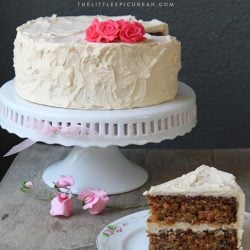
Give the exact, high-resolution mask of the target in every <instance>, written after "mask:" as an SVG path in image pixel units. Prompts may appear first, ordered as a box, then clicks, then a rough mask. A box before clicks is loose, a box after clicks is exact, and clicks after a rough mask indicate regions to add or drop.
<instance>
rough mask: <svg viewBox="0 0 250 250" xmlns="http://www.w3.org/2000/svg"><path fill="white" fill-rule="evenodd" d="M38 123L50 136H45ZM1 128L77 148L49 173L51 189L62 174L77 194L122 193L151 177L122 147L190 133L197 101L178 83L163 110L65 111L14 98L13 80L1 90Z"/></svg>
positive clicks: (47, 178)
mask: <svg viewBox="0 0 250 250" xmlns="http://www.w3.org/2000/svg"><path fill="white" fill-rule="evenodd" d="M37 124H39V126H40V125H41V124H42V125H43V126H45V128H46V129H45V130H47V129H48V128H49V131H50V132H49V133H46V134H45V133H44V129H41V128H39V126H38V125H37ZM0 125H1V126H2V128H4V129H6V130H8V131H9V132H10V133H15V134H16V135H18V136H19V137H21V138H29V139H31V140H34V141H41V142H45V143H48V144H53V143H57V144H61V145H64V146H74V147H73V149H72V151H71V152H70V153H69V155H68V156H66V158H65V159H64V160H62V161H60V162H56V163H54V164H53V165H51V166H49V167H48V168H47V169H46V170H45V171H44V174H43V180H44V181H45V183H46V184H47V185H49V186H51V187H52V186H53V182H55V181H57V180H58V177H59V176H60V175H71V176H73V177H74V180H75V184H74V186H73V187H72V191H73V192H74V193H78V192H79V191H80V190H82V189H84V188H86V187H92V188H103V189H105V190H106V191H107V192H108V193H109V194H118V193H123V192H127V191H131V190H133V189H136V188H138V187H140V186H141V185H143V184H144V183H145V182H146V180H147V177H148V175H147V172H146V171H145V170H144V169H143V168H141V167H140V166H138V165H136V164H134V163H132V162H130V161H129V160H127V159H126V158H125V157H124V156H123V155H122V154H121V153H120V151H119V149H118V148H117V146H126V145H129V144H137V145H143V144H146V143H149V142H155V143H158V142H160V141H162V140H165V139H174V138H175V137H176V136H178V135H179V136H181V135H184V134H185V133H187V132H189V131H191V129H192V128H193V127H194V126H195V125H196V99H195V93H194V91H193V90H192V89H191V88H190V87H188V86H187V85H185V84H184V83H179V91H178V95H177V97H176V98H175V99H174V100H173V101H170V102H167V103H163V104H160V105H155V106H151V107H146V108H136V109H128V110H108V111H107V110H105V111H90V110H74V109H63V108H54V107H48V106H44V105H38V104H34V103H31V102H27V101H25V100H24V99H22V98H20V97H19V96H18V95H17V94H15V89H14V80H11V81H9V82H7V83H5V84H4V85H3V86H2V87H1V88H0ZM65 131H66V132H65Z"/></svg>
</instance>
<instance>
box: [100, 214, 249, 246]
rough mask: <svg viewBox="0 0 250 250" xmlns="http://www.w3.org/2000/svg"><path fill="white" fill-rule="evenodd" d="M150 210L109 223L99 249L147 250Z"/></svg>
mask: <svg viewBox="0 0 250 250" xmlns="http://www.w3.org/2000/svg"><path fill="white" fill-rule="evenodd" d="M148 214H149V210H143V211H140V212H136V213H133V214H130V215H127V216H125V217H122V218H120V219H118V220H116V221H114V222H112V223H110V224H109V225H107V226H106V227H105V228H104V229H103V230H102V231H101V232H100V234H99V235H98V237H97V240H96V245H97V249H98V250H147V249H148V239H147V234H146V231H145V225H146V220H147V217H148ZM249 235H250V213H246V214H245V223H244V236H243V248H244V249H250V237H247V236H249Z"/></svg>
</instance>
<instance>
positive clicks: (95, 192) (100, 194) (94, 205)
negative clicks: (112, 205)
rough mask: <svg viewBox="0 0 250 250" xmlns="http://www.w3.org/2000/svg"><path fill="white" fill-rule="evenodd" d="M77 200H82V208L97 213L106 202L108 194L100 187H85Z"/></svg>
mask: <svg viewBox="0 0 250 250" xmlns="http://www.w3.org/2000/svg"><path fill="white" fill-rule="evenodd" d="M78 200H80V201H83V202H84V206H83V209H84V210H88V211H89V212H90V213H91V214H99V213H100V212H101V211H102V210H103V209H104V208H105V207H106V206H107V204H108V202H109V197H108V194H107V193H106V192H105V191H104V190H101V189H91V188H89V189H86V190H83V191H82V192H80V193H79V195H78Z"/></svg>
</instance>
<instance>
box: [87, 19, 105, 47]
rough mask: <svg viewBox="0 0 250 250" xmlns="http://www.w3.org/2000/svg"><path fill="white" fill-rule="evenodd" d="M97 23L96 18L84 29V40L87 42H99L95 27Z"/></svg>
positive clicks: (99, 38)
mask: <svg viewBox="0 0 250 250" xmlns="http://www.w3.org/2000/svg"><path fill="white" fill-rule="evenodd" d="M98 23H99V21H98V19H97V18H95V19H94V20H93V21H92V22H91V25H90V26H89V27H88V28H87V29H86V31H85V33H86V40H87V41H88V42H99V41H100V40H101V38H102V37H101V35H100V33H98V32H97V30H96V27H97V25H98Z"/></svg>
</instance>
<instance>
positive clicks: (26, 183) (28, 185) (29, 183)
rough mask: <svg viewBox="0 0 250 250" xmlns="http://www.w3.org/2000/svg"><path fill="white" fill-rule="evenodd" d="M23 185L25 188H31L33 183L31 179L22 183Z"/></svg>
mask: <svg viewBox="0 0 250 250" xmlns="http://www.w3.org/2000/svg"><path fill="white" fill-rule="evenodd" d="M24 186H25V187H26V188H27V189H30V188H33V187H34V183H33V182H32V181H26V182H25V183H24Z"/></svg>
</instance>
